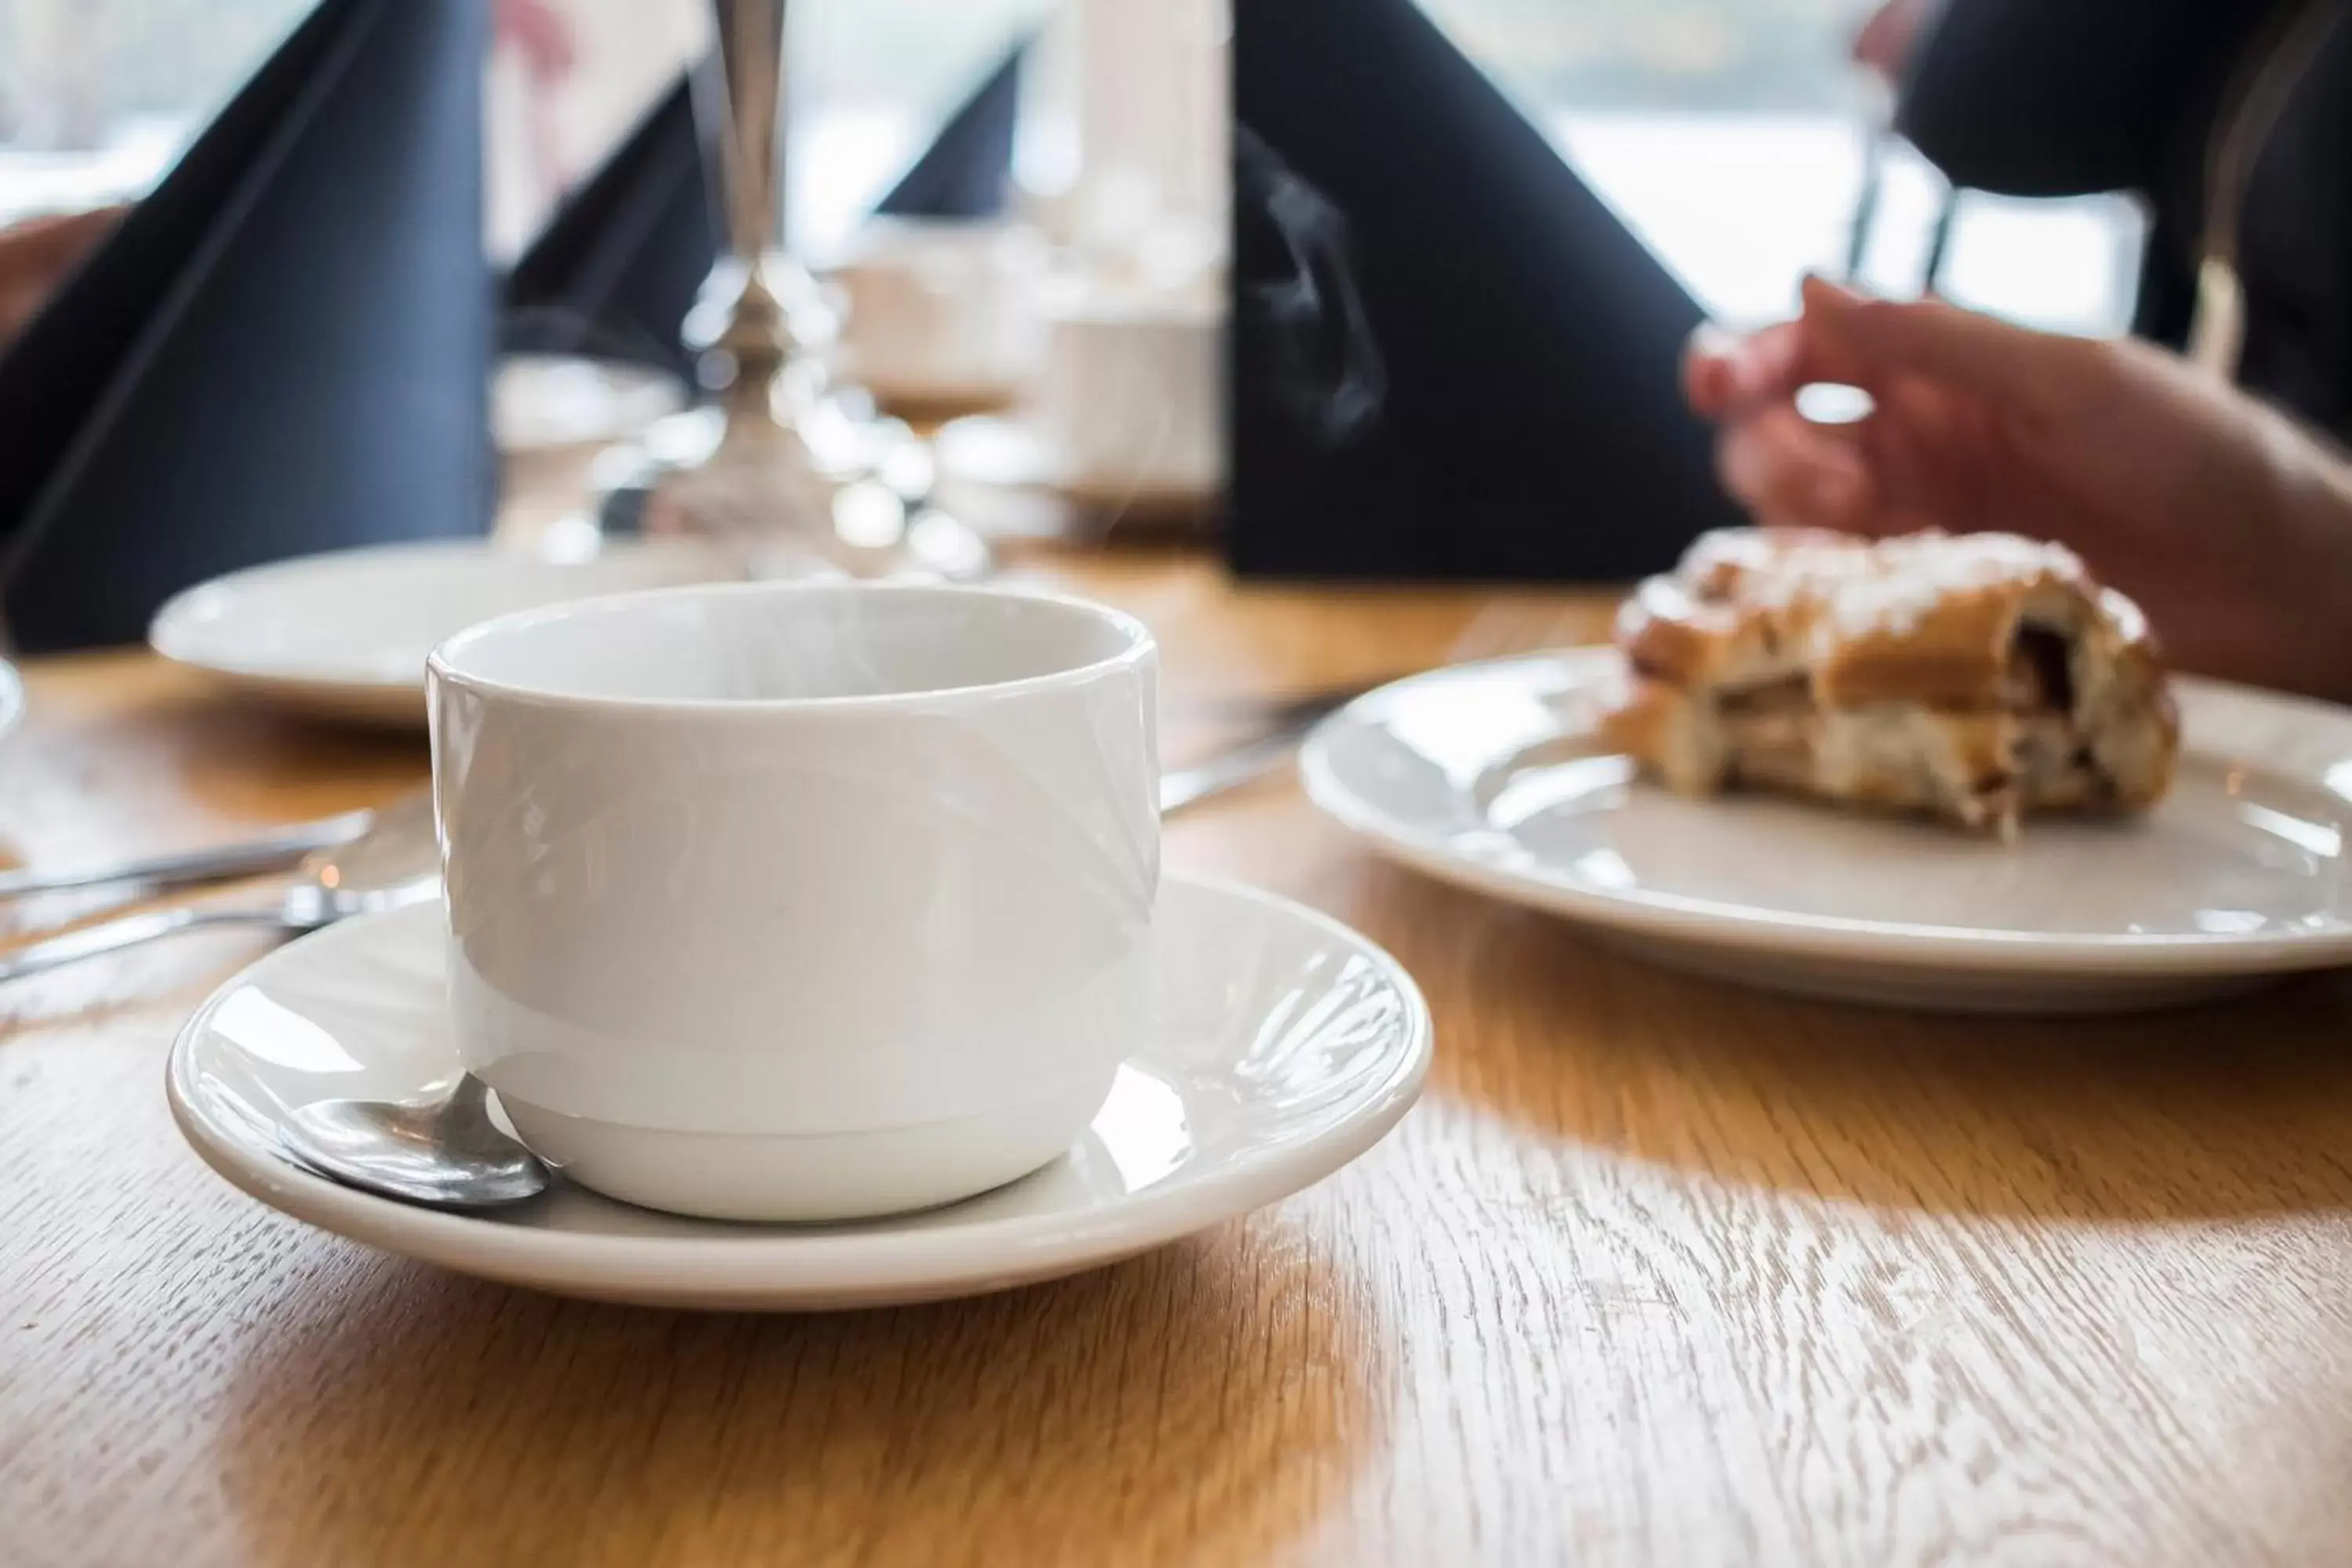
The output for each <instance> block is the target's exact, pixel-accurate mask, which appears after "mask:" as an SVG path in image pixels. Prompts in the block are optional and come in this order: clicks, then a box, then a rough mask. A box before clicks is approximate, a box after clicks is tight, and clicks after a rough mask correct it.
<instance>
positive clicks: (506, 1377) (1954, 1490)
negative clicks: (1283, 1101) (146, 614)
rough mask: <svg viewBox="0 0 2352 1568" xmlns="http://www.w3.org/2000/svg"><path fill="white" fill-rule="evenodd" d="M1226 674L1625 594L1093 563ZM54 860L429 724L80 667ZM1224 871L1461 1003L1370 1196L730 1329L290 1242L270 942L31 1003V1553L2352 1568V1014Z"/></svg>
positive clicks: (71, 665)
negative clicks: (1867, 960)
mask: <svg viewBox="0 0 2352 1568" xmlns="http://www.w3.org/2000/svg"><path fill="white" fill-rule="evenodd" d="M1075 575H1076V577H1077V579H1078V580H1079V581H1080V582H1081V583H1082V584H1083V585H1085V586H1087V587H1089V588H1091V589H1093V590H1094V591H1096V592H1097V593H1099V594H1101V595H1103V596H1105V597H1108V598H1110V599H1112V600H1115V601H1117V602H1118V603H1121V604H1123V605H1128V606H1129V607H1131V608H1133V609H1135V610H1137V611H1139V613H1141V614H1142V616H1144V617H1145V618H1146V619H1147V620H1149V621H1150V622H1151V623H1152V625H1153V626H1155V627H1156V628H1157V629H1158V630H1159V631H1160V635H1161V637H1162V638H1163V639H1164V642H1165V645H1166V647H1167V654H1168V668H1169V672H1170V680H1169V709H1170V714H1171V724H1170V732H1171V742H1172V743H1171V748H1170V749H1171V760H1181V758H1182V755H1183V753H1184V752H1185V751H1186V750H1187V749H1188V748H1193V749H1197V747H1198V746H1200V745H1202V744H1205V743H1207V742H1208V741H1209V739H1210V737H1209V735H1208V733H1207V729H1206V724H1205V718H1204V716H1205V715H1208V714H1210V713H1211V712H1212V711H1213V710H1216V708H1217V707H1218V705H1219V702H1220V701H1221V700H1223V699H1227V698H1239V697H1248V696H1251V695H1253V694H1267V693H1275V692H1294V691H1297V690H1301V689H1311V688H1316V687H1320V686H1323V685H1326V684H1328V683H1332V682H1338V681H1353V680H1360V679H1369V678H1371V677H1374V676H1379V675H1383V674H1387V673H1390V672H1393V671H1400V670H1403V669H1408V668H1414V667H1417V666H1423V665H1428V664H1431V663H1433V662H1437V661H1440V660H1443V659H1445V658H1454V657H1460V656H1463V655H1466V654H1476V653H1496V652H1502V651H1507V650H1512V649H1517V648H1520V647H1533V646H1539V645H1541V644H1543V643H1545V642H1547V641H1559V640H1571V639H1580V638H1585V637H1591V636H1592V635H1594V634H1595V632H1596V631H1597V630H1598V628H1599V626H1600V625H1601V618H1602V615H1603V612H1604V608H1605V606H1603V605H1601V604H1599V603H1597V602H1595V601H1593V600H1591V599H1590V598H1584V599H1580V598H1576V597H1572V596H1567V595H1559V596H1545V595H1513V596H1499V595H1482V594H1475V593H1432V594H1421V595H1344V594H1313V593H1289V592H1285V593H1272V592H1236V591H1234V590H1233V589H1231V588H1229V587H1227V586H1226V585H1224V584H1223V583H1222V582H1221V581H1220V580H1219V579H1218V578H1217V577H1216V576H1215V574H1213V573H1212V572H1211V571H1210V570H1209V569H1208V568H1207V567H1205V566H1203V565H1201V564H1198V563H1182V562H1160V563H1130V564H1127V565H1108V566H1098V567H1095V568H1091V569H1088V570H1087V571H1084V572H1079V573H1076V574H1075ZM29 677H30V686H31V693H32V703H33V717H32V721H31V722H30V725H29V727H28V728H27V729H26V731H23V732H22V733H20V734H18V735H17V736H16V737H15V738H13V739H12V740H11V741H9V742H7V743H6V744H5V747H0V836H5V840H6V842H7V843H8V844H9V845H10V846H11V847H13V848H14V849H15V850H16V851H17V852H18V853H19V854H21V855H22V856H24V857H25V858H28V859H32V860H35V861H43V862H47V861H65V860H69V859H73V858H78V857H81V856H85V855H100V854H109V853H114V852H121V851H128V850H131V849H135V848H142V847H159V846H163V845H167V844H181V843H187V842H193V841H196V840H200V839H205V838H216V837H228V836H233V835H236V834H240V833H244V832H247V831H249V830H250V829H252V828H253V827H255V826H257V825H260V824H263V823H267V822H271V821H277V820H281V819H285V818H289V817H295V816H308V815H311V814H315V813H319V812H323V811H328V810H331V809H336V808H341V807H344V806H349V805H357V804H362V803H365V802H368V801H372V800H374V799H377V798H380V797H382V796H383V795H386V794H387V793H389V792H391V791H394V790H395V789H397V788H400V787H403V786H404V785H406V784H409V783H410V782H411V781H413V780H415V779H416V778H418V777H420V776H421V775H422V774H423V773H424V772H425V752H424V750H423V747H422V744H421V742H413V741H409V740H404V739H400V738H387V737H383V736H368V735H362V734H354V733H339V732H335V731H328V730H320V729H308V728H303V727H301V726H299V725H297V724H294V723H291V722H287V721H278V720H274V719H272V718H270V717H268V716H267V715H264V714H261V713H258V712H255V711H251V710H246V709H243V708H239V707H237V706H235V705H233V704H231V703H229V702H227V701H226V700H221V699H218V698H215V697H213V696H211V695H209V694H207V693H206V692H205V691H204V690H203V689H199V688H198V687H197V686H195V685H194V684H193V683H192V682H190V681H188V680H187V679H183V678H181V677H179V676H177V675H174V674H173V673H171V672H169V671H167V670H165V669H163V668H159V667H157V666H156V665H154V664H152V663H151V662H149V661H148V660H147V659H145V658H142V657H140V656H134V655H110V656H102V657H98V658H84V659H76V660H61V661H56V662H51V663H47V664H43V665H36V666H35V667H34V668H32V670H31V671H30V672H29ZM1168 858H1169V860H1170V862H1171V864H1172V865H1174V866H1178V867H1184V868H1199V869H1207V870H1215V871H1220V872H1228V873H1233V874H1236V875H1239V876H1242V877H1245V878H1249V879H1253V880H1255V881H1259V882H1262V883H1265V884H1266V885H1268V886H1270V887H1274V888H1277V889H1281V890H1283V891H1285V892H1287V893H1291V894H1294V895H1296V896H1297V897H1299V898H1301V899H1304V900H1307V901H1308V902H1310V903H1313V904H1316V905H1318V906H1319V907H1321V908H1323V909H1326V910H1331V911H1332V912H1333V913H1335V914H1338V915H1339V916H1341V917H1343V918H1345V919H1347V920H1349V921H1353V922H1355V923H1356V924H1357V925H1359V926H1360V927H1361V928H1363V929H1364V930H1365V931H1368V932H1370V934H1371V935H1372V936H1373V937H1375V938H1376V939H1378V940H1379V941H1381V942H1384V943H1386V944H1387V945H1388V946H1389V947H1390V948H1391V950H1392V951H1393V952H1395V953H1396V954H1397V956H1398V957H1399V958H1401V959H1402V961H1403V962H1404V963H1405V965H1406V967H1407V968H1409V969H1410V970H1411V971H1412V973H1413V974H1414V975H1415V976H1416V977H1418V979H1419V980H1420V982H1421V984H1423V987H1425V988H1426V990H1427V992H1428V994H1429V999H1430V1002H1431V1005H1433V1008H1434V1009H1435V1012H1436V1016H1437V1020H1438V1061H1437V1067H1436V1069H1435V1072H1434V1073H1433V1077H1432V1079H1431V1082H1430V1086H1429V1092H1428V1095H1427V1098H1426V1099H1425V1100H1423V1103H1422V1104H1421V1105H1420V1107H1419V1108H1418V1109H1417V1110H1414V1111H1413V1112H1412V1115H1410V1116H1409V1117H1408V1118H1407V1119H1406V1120H1405V1121H1404V1123H1403V1125H1402V1127H1401V1128H1400V1129H1399V1131H1397V1132H1396V1134H1395V1135H1393V1136H1392V1137H1391V1138H1390V1139H1389V1140H1388V1142H1386V1143H1384V1144H1383V1145H1382V1146H1381V1147H1380V1148H1379V1149H1377V1150H1375V1151H1374V1152H1372V1153H1371V1154H1370V1156H1369V1157H1368V1158H1366V1159H1365V1160H1363V1161H1362V1162H1361V1163H1359V1164H1357V1165H1356V1166H1354V1167H1352V1168H1351V1169H1349V1170H1348V1171H1347V1172H1345V1173H1342V1174H1340V1175H1339V1176H1338V1177H1336V1178H1334V1179H1332V1180H1331V1181H1328V1182H1326V1183H1324V1184H1322V1185H1320V1186H1319V1187H1317V1188H1315V1189H1314V1190H1312V1191H1310V1192H1307V1193H1306V1194H1302V1195H1300V1196H1298V1197H1297V1198H1294V1199H1293V1200H1291V1201H1289V1202H1287V1203H1285V1204H1282V1205H1277V1206H1276V1207H1274V1208H1272V1209H1269V1210H1267V1211H1265V1212H1264V1213H1262V1214H1259V1215H1255V1216H1254V1217H1252V1218H1250V1219H1248V1220H1246V1221H1244V1222H1240V1223H1236V1224H1233V1225H1229V1226H1223V1227H1222V1228H1219V1229H1217V1230H1214V1231H1213V1232H1211V1233H1209V1234H1207V1235H1204V1236H1202V1237H1198V1238H1196V1239H1194V1240H1192V1241H1190V1242H1187V1243H1184V1244H1181V1245H1179V1246H1176V1247H1170V1248H1168V1249H1166V1250H1165V1251H1162V1252H1160V1253H1159V1254H1157V1255H1155V1256H1152V1257H1150V1258H1143V1259H1141V1260H1139V1261H1136V1262H1133V1263H1129V1264H1126V1265H1123V1266H1121V1267H1118V1268H1111V1269H1108V1270H1105V1271H1103V1272H1100V1273H1097V1274H1094V1275H1091V1276H1087V1277H1085V1278H1082V1279H1073V1280H1069V1281H1066V1282H1064V1283H1061V1284H1057V1285H1051V1286H1046V1287H1042V1288H1038V1289H1029V1290H1023V1291H1019V1292H1015V1293H1013V1294H1010V1295H1005V1296H1000V1297H995V1298H992V1299H988V1300H978V1301H971V1302H964V1303H958V1304H950V1305H943V1306H938V1307H930V1308H925V1309H922V1310H907V1311H889V1312H873V1313H865V1314H853V1315H843V1316H834V1317H819V1318H800V1319H795V1318H750V1317H704V1316H694V1315H688V1314H678V1313H668V1312H653V1311H634V1310H622V1309H617V1308H611V1307H600V1306H590V1305H584V1304H580V1303H574V1302H568V1301H561V1300H554V1299H551V1298H548V1297H541V1296H536V1295H530V1294H526V1293H523V1292H520V1291H515V1290H509V1289H500V1288H497V1287H494V1286H489V1285H485V1284H478V1283H475V1282H473V1281H471V1280H467V1279H459V1278H457V1277H455V1276H452V1275H447V1274H443V1273H439V1272H436V1270H434V1269H431V1268H423V1267H419V1266H416V1265H414V1264H410V1263H406V1262H403V1261H400V1260H398V1259H395V1258H385V1257H380V1256H377V1255H375V1254H373V1253H371V1252H369V1251H367V1250H365V1249H363V1248H362V1247H356V1246H353V1245H351V1244H349V1243H346V1242H343V1241H340V1240H337V1239H334V1238H332V1237H326V1236H322V1235H319V1234H316V1233H314V1232H311V1231H310V1230H307V1229H305V1228H303V1227H302V1226H299V1225H296V1224H295V1223H293V1222H292V1221H290V1220H287V1219H283V1218H280V1217H279V1216H278V1215H275V1214H273V1213H270V1212H269V1211H268V1210H265V1209H263V1208H261V1207H260V1206H259V1205H256V1204H254V1203H252V1202H251V1201H249V1200H247V1198H245V1197H243V1196H242V1195H240V1194H236V1192H234V1191H232V1190H231V1189H230V1188H229V1187H227V1186H226V1184H224V1183H222V1182H220V1181H219V1180H217V1179H216V1178H215V1177H214V1176H212V1175H211V1174H210V1173H208V1172H206V1171H205V1169H204V1168H203V1167H202V1166H201V1165H200V1164H198V1163H197V1162H196V1160H195V1158H194V1156H193V1155H192V1154H190V1153H189V1152H188V1151H187V1150H186V1149H185V1148H184V1147H183V1146H182V1145H181V1143H180V1141H179V1139H178V1138H177V1137H176V1136H175V1135H174V1133H173V1129H172V1126H171V1123H170V1121H169V1119H168V1117H167V1115H166V1113H165V1110H164V1107H163V1083H162V1079H163V1053H164V1049H165V1047H166V1045H167V1043H168V1041H169V1040H170V1038H171V1036H172V1032H173V1028H174V1026H176V1025H177V1024H178V1022H179V1021H180V1019H181V1017H182V1016H184V1014H185V1012H186V1011H187V1010H188V1009H189V1008H190V1007H191V1006H192V1005H194V1003H195V1001H196V1000H197V999H198V998H199V997H200V996H201V995H202V994H204V993H205V990H206V989H207V988H208V987H210V986H211V985H213V984H215V983H216V982H217V981H218V980H220V979H221V978H222V977H223V976H225V975H226V974H227V973H229V972H230V971H231V970H232V969H233V968H234V967H235V966H236V965H237V964H239V963H242V962H244V961H245V960H247V959H248V958H250V957H251V956H253V954H254V953H255V952H257V951H259V950H258V948H257V946H255V945H254V944H253V942H251V940H250V939H247V938H244V937H237V936H208V937H205V938H202V939H194V938H191V939H188V940H185V941H184V942H180V943H179V944H177V945H175V946H172V947H169V948H159V949H156V950H153V951H152V952H148V953H146V954H143V955H141V956H139V957H137V958H135V959H131V958H126V959H124V960H122V961H120V962H114V963H106V964H103V965H98V966H92V967H89V968H87V969H84V970H82V971H79V972H78V973H66V974H60V975H57V976H53V977H50V978H48V979H46V980H44V981H42V982H38V983H35V984H23V985H19V986H16V987H13V988H9V989H8V990H6V991H5V993H0V1007H5V1033H0V1563H7V1564H11V1565H15V1564H33V1563H38V1564H47V1563H76V1564H79V1563H167V1564H171V1565H173V1568H194V1565H197V1564H207V1563H284V1564H306V1565H307V1564H342V1563H378V1562H382V1563H425V1564H431V1565H434V1568H449V1565H454V1564H459V1563H495V1564H502V1565H503V1564H516V1563H613V1564H632V1565H634V1564H642V1563H785V1562H790V1563H801V1562H815V1563H899V1562H905V1563H961V1562H967V1561H997V1562H1015V1563H1060V1562H1069V1563H1124V1562H1139V1563H1159V1562H1168V1563H1176V1562H1202V1563H1254V1562H1317V1563H1412V1564H1421V1563H1431V1564H1454V1563H1472V1562H1496V1563H1569V1562H1575V1563H1673V1564H1685V1563H1791V1562H1819V1563H1856V1564H1872V1565H1877V1564H1890V1563H1944V1562H1966V1561H1990V1560H1999V1561H2001V1562H2020V1563H2075V1562H2079V1563H2135V1564H2158V1563H2268V1562H2276V1563H2346V1562H2352V1217H2347V1215H2348V1214H2352V1048H2347V1047H2352V1034H2347V1001H2352V992H2348V991H2347V986H2346V985H2345V984H2342V983H2338V982H2335V981H2322V982H2314V983H2305V984H2298V985H2294V986H2291V987H2288V988H2285V989H2282V990H2280V991H2278V992H2275V993H2273V994H2269V995H2267V996H2264V997H2262V998H2260V999H2257V1000H2253V1001H2249V1002H2245V1003H2242V1004H2237V1005H2230V1006H2226V1007H2219V1008H2214V1009H2210V1010H2206V1011H2200V1012H2189V1013H2182V1014H2179V1015H2175V1016H2161V1017H2151V1018H2140V1019H2127V1020H2122V1021H2116V1022H2097V1023H2067V1024H2056V1023H2050V1024H2044V1023H2026V1022H2021V1023H1999V1022H1984V1021H1972V1020H1962V1019H1949V1020H1947V1019H1937V1018H1919V1017H1907V1016H1896V1015H1890V1014H1879V1013H1870V1012H1863V1011H1856V1010H1852V1009H1847V1008H1843V1007H1837V1006H1831V1005H1812V1004H1806V1003H1801V1002H1794V1001H1784V1000H1780V999H1778V998H1775V997H1771V996H1766V995H1759V994H1748V993H1745V992H1741V991H1736V990H1731V989H1727V988H1724V987H1720V986H1717V985H1712V984H1701V983H1698V982H1695V981H1690V980H1685V979H1680V978H1677V977H1675V976H1674V975H1671V974H1667V973H1660V972H1658V971H1655V970H1652V969H1648V968H1645V967H1643V966H1642V965H1640V964H1637V963H1631V962H1628V961H1624V960H1621V959H1618V958H1615V957H1612V956H1611V955H1609V954H1608V953H1606V952H1602V951H1601V950H1600V949H1599V948H1596V947H1595V946H1593V945H1592V944H1591V943H1590V942H1587V941H1586V940H1585V939H1584V938H1582V937H1581V936H1580V935H1579V934H1578V933H1577V932H1576V931H1574V930H1573V929H1571V928H1570V927H1569V926H1567V925H1565V924H1562V923H1559V922H1558V921H1552V920H1549V919H1546V918H1543V917H1540V916H1537V915H1533V914H1528V913H1524V912H1521V911H1519V910H1514V909H1509V908H1507V907H1504V906H1502V905H1499V904H1496V903H1490V902H1487V901H1485V900H1479V899H1476V898H1472V897H1469V896H1467V895H1465V894H1461V893H1456V892H1453V891H1449V890H1447V889H1444V888H1441V887H1438V886H1436V885H1434V884H1433V883H1430V882H1428V881H1424V880H1423V879H1419V878H1416V877H1414V876H1412V875H1410V874H1407V873H1405V872H1402V871H1399V870H1395V869H1391V868H1388V867H1386V866H1384V865H1382V864H1381V863H1379V862H1377V861H1375V860H1373V859H1372V858H1370V857H1369V856H1368V855H1366V854H1364V853H1363V852H1362V851H1360V850H1359V849H1356V848H1354V847H1351V846H1350V845H1349V843H1348V842H1346V841H1345V840H1344V839H1343V838H1342V837H1341V836H1340V835H1339V833H1338V832H1337V831H1336V830H1334V829H1333V828H1331V827H1328V826H1325V825H1324V824H1322V823H1321V822H1320V821H1319V820H1318V819H1317V818H1316V817H1315V816H1312V815H1311V814H1310V813H1309V812H1308V810H1307V807H1306V806H1305V805H1303V804H1302V803H1301V802H1300V801H1299V799H1298V798H1297V794H1296V792H1295V790H1294V789H1293V788H1292V787H1291V786H1289V785H1288V784H1268V785H1266V786H1264V787H1262V788H1259V789H1256V790H1255V791H1253V792H1252V793H1250V794H1247V795H1237V796H1234V797H1231V798H1229V799H1227V800H1225V801H1223V802H1221V803H1219V804H1218V805H1214V806H1212V807H1207V808H1204V809H1202V811H1200V812H1199V813H1198V814H1197V815H1194V816H1190V817H1187V818H1185V819H1183V820H1181V821H1180V822H1179V823H1177V824H1175V825H1173V826H1172V827H1171V833H1170V837H1169V857H1168Z"/></svg>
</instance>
